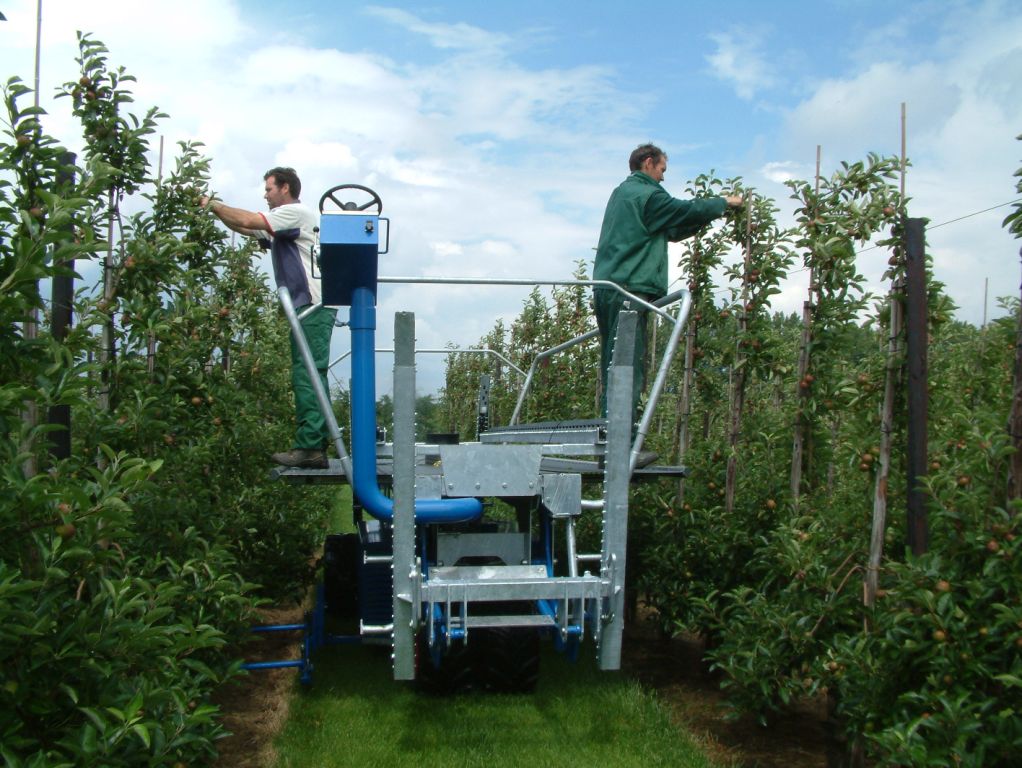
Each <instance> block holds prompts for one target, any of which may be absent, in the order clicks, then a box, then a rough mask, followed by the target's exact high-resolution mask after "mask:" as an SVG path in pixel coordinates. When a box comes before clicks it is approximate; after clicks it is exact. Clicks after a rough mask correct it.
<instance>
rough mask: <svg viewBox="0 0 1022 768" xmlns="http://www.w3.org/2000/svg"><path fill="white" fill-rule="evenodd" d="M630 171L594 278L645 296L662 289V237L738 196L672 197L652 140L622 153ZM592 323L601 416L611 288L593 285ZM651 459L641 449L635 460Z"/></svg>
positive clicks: (614, 305)
mask: <svg viewBox="0 0 1022 768" xmlns="http://www.w3.org/2000/svg"><path fill="white" fill-rule="evenodd" d="M628 167H629V169H630V170H631V171H632V173H631V175H630V176H629V177H628V178H627V179H625V180H624V181H623V182H622V183H621V184H620V185H619V186H618V187H617V189H615V190H614V191H613V192H612V193H611V195H610V200H609V202H608V203H607V210H606V212H605V213H604V214H603V227H602V229H601V230H600V242H599V245H598V246H597V248H596V264H595V266H594V269H593V279H594V280H609V281H611V282H614V283H617V284H618V285H620V286H621V287H622V288H624V289H625V290H626V291H628V292H629V293H632V294H634V295H636V296H638V297H639V298H641V299H644V300H646V301H655V300H656V299H659V298H660V297H662V296H664V295H666V294H667V243H668V241H671V242H676V241H678V240H684V239H685V238H686V237H691V236H692V235H694V234H695V233H696V232H698V231H699V230H700V229H702V228H703V227H704V226H706V225H707V224H708V223H709V222H711V221H713V220H714V219H716V218H718V217H720V216H723V215H724V214H725V213H726V212H727V210H728V208H739V207H741V205H742V198H741V197H740V196H738V195H728V196H726V197H700V198H696V199H694V200H678V199H677V198H674V197H671V196H670V195H669V194H668V193H667V190H665V189H664V188H663V187H662V186H660V182H662V181H663V180H664V173H665V172H666V171H667V155H666V154H664V152H663V150H661V149H660V148H659V147H656V146H654V145H652V144H643V145H641V146H639V147H637V148H636V149H635V150H634V151H633V152H632V155H631V157H630V158H629V159H628ZM593 294H594V296H593V298H594V303H595V306H596V323H597V325H598V326H599V328H600V367H601V370H602V372H603V379H602V380H603V386H602V388H601V389H602V391H601V394H600V410H601V412H602V414H603V416H604V417H606V416H607V376H608V373H609V369H610V360H611V356H612V355H613V353H614V337H615V336H616V335H617V316H618V313H619V312H620V311H621V309H622V307H623V305H624V303H625V301H626V299H625V298H624V297H623V296H622V295H621V294H620V293H618V292H617V291H615V290H614V289H612V288H596V289H595V290H594V291H593ZM634 309H637V310H638V311H639V327H638V331H637V334H636V339H635V358H634V370H635V381H634V386H633V391H632V419H633V421H634V419H635V415H636V413H637V411H638V404H639V397H640V395H641V394H642V390H643V388H644V386H645V383H646V370H645V364H644V362H645V357H646V315H647V311H646V310H643V309H642V308H641V307H635V308H634ZM655 459H656V454H653V453H651V452H646V451H643V452H642V454H640V456H639V465H640V466H643V465H644V463H646V464H648V463H649V462H651V461H653V460H655Z"/></svg>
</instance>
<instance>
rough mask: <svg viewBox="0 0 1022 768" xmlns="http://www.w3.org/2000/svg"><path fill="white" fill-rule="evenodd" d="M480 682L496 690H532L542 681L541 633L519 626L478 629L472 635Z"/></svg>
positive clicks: (528, 691) (512, 691)
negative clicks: (540, 677) (540, 679)
mask: <svg viewBox="0 0 1022 768" xmlns="http://www.w3.org/2000/svg"><path fill="white" fill-rule="evenodd" d="M472 639H473V643H472V645H473V646H474V647H475V667H476V670H477V674H478V678H479V683H480V684H481V685H483V686H484V687H485V688H486V689H487V690H490V691H494V692H496V693H532V691H534V690H535V689H536V682H537V680H539V633H538V632H537V631H536V630H534V629H522V628H520V627H494V628H490V629H479V630H476V632H475V633H474V635H473V638H472Z"/></svg>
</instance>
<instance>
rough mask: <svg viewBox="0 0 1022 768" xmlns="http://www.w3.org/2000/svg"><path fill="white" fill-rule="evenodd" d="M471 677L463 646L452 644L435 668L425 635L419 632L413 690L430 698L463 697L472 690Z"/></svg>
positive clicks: (466, 651) (461, 644) (470, 660)
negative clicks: (457, 694) (459, 695)
mask: <svg viewBox="0 0 1022 768" xmlns="http://www.w3.org/2000/svg"><path fill="white" fill-rule="evenodd" d="M472 676H473V670H472V657H471V655H470V653H469V649H468V647H467V646H466V645H465V644H464V643H462V642H457V643H452V644H451V647H450V648H449V649H448V650H447V652H446V653H445V654H444V655H443V657H442V658H441V659H440V664H439V665H437V664H436V663H434V660H433V654H432V652H431V651H430V649H429V639H428V637H427V635H426V631H425V630H422V631H420V632H419V635H418V637H417V638H416V640H415V687H416V689H417V690H418V691H419V692H421V693H425V694H428V695H430V696H451V695H453V694H456V693H464V692H465V691H468V690H469V689H471V687H472Z"/></svg>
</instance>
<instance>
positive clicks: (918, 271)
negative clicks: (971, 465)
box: [905, 219, 929, 555]
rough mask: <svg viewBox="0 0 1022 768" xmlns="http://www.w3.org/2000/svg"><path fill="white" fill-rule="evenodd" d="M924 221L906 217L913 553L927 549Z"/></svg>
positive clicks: (911, 531) (909, 472)
mask: <svg viewBox="0 0 1022 768" xmlns="http://www.w3.org/2000/svg"><path fill="white" fill-rule="evenodd" d="M926 316H927V312H926V220H925V219H906V220H905V336H906V353H907V358H908V359H907V365H908V461H907V462H906V465H907V470H908V473H907V474H908V478H907V479H908V486H907V487H908V499H907V501H908V505H907V506H908V509H907V513H908V525H907V528H906V530H907V532H908V545H909V548H910V549H911V550H912V554H914V555H921V554H923V553H925V552H926V551H927V549H928V548H929V529H928V522H927V511H926V496H925V493H924V491H923V488H922V482H923V479H924V478H925V477H926V464H927V462H926V439H927V401H928V399H929V398H928V392H927V355H926V351H927V346H928V344H927V342H928V337H927V328H926Z"/></svg>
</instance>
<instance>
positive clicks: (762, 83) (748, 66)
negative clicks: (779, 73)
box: [706, 29, 774, 101]
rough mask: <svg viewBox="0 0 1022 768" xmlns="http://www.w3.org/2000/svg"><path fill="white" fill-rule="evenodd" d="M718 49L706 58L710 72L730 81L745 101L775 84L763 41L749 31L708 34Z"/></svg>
mask: <svg viewBox="0 0 1022 768" xmlns="http://www.w3.org/2000/svg"><path fill="white" fill-rule="evenodd" d="M710 39H711V40H713V42H714V43H716V44H717V49H716V51H714V52H713V53H712V54H710V55H709V56H707V57H706V61H707V62H708V63H709V64H710V73H711V74H712V75H713V76H714V77H716V78H718V79H720V80H724V81H725V82H729V83H731V85H732V87H733V88H734V89H735V93H737V94H738V96H739V97H740V98H742V99H745V100H746V101H748V100H750V99H752V98H753V96H755V95H756V93H757V92H759V91H763V90H766V89H767V88H770V87H772V86H773V85H774V76H773V75H772V74H771V70H770V66H769V64H768V61H767V59H766V57H765V56H764V55H763V54H762V52H761V48H762V40H761V39H760V37H759V36H758V35H756V34H754V33H752V32H750V31H749V30H744V29H739V30H735V31H734V32H720V33H716V34H711V35H710Z"/></svg>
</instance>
